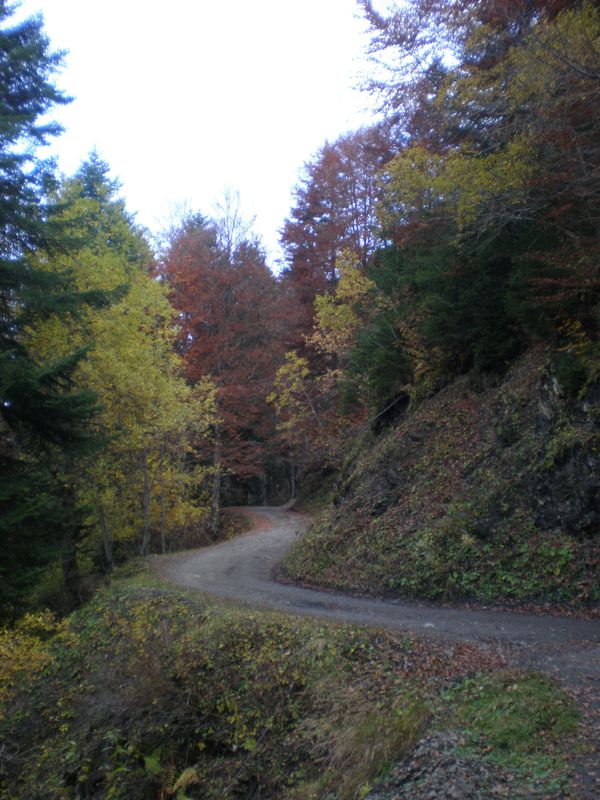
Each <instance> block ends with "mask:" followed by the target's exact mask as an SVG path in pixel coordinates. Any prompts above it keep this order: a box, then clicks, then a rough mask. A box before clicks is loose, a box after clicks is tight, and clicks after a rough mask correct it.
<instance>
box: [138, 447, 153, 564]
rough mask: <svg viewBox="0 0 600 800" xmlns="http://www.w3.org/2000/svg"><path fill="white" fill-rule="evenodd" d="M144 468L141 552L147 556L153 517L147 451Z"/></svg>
mask: <svg viewBox="0 0 600 800" xmlns="http://www.w3.org/2000/svg"><path fill="white" fill-rule="evenodd" d="M143 468H144V494H143V497H142V510H143V516H144V527H143V533H142V543H141V546H140V552H141V554H142V555H143V556H146V555H148V552H149V550H150V533H151V530H150V523H151V519H150V500H151V494H150V472H149V470H148V455H147V453H144V464H143Z"/></svg>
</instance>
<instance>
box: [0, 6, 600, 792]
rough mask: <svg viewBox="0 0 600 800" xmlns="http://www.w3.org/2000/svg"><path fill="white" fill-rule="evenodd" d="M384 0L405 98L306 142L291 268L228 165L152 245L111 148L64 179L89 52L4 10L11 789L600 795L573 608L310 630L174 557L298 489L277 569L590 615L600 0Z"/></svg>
mask: <svg viewBox="0 0 600 800" xmlns="http://www.w3.org/2000/svg"><path fill="white" fill-rule="evenodd" d="M357 9H358V11H359V13H360V14H361V15H362V18H363V19H364V20H365V23H366V24H367V25H368V29H369V41H370V44H369V55H370V57H371V61H370V63H371V71H370V73H369V76H368V77H367V78H366V79H365V83H364V86H363V89H364V91H365V92H367V93H369V94H370V95H371V96H372V97H373V98H375V99H376V101H377V107H378V112H377V115H376V116H375V117H374V119H373V123H372V124H371V125H370V126H366V127H363V128H360V129H358V130H351V131H347V132H346V133H344V134H343V135H341V136H340V137H339V138H337V139H335V140H334V141H326V142H324V143H323V145H322V146H321V147H320V148H319V149H318V151H317V152H316V153H313V154H307V161H306V163H305V164H304V167H303V169H302V171H301V173H300V175H299V176H298V180H297V184H296V186H295V188H294V190H293V195H292V199H291V207H290V210H289V213H288V215H287V217H286V219H285V220H284V221H283V224H282V227H281V231H280V235H281V246H282V250H283V262H282V264H281V269H280V270H279V271H278V272H277V273H275V272H274V271H273V270H272V269H271V265H270V264H269V263H268V258H267V255H266V252H265V248H264V247H263V245H262V243H261V241H260V239H259V238H258V237H257V236H256V235H255V234H254V233H253V230H252V225H251V224H250V223H249V222H248V221H247V220H246V219H245V217H244V216H243V214H242V213H241V210H240V203H239V197H238V196H237V195H236V193H235V192H234V191H231V192H228V193H226V195H225V197H224V199H223V201H222V203H221V204H220V206H219V208H218V210H217V211H215V212H214V213H213V214H206V213H204V212H203V211H202V210H198V211H192V212H189V213H187V212H186V213H185V214H181V215H180V216H179V218H178V219H177V220H176V221H175V222H174V223H173V224H172V225H171V226H170V227H169V229H168V230H165V231H163V232H162V233H161V235H160V236H158V237H157V236H153V235H151V234H150V232H149V231H147V230H145V229H144V228H142V227H141V226H140V225H138V224H137V222H136V219H135V217H134V216H133V215H132V214H131V213H130V212H129V211H128V209H127V207H126V204H125V201H124V200H123V199H122V197H121V196H120V191H121V187H120V184H119V182H118V180H116V179H115V178H114V177H112V173H111V167H110V164H108V163H107V162H106V161H104V160H103V158H102V157H101V155H100V154H99V153H97V152H96V151H92V152H91V153H90V154H89V155H88V157H87V158H86V160H84V161H83V163H82V164H81V165H80V167H79V168H78V169H77V170H76V172H75V173H74V174H72V175H69V176H67V175H64V174H61V173H60V172H59V171H58V168H57V165H56V163H55V162H54V161H53V160H52V159H49V158H45V157H44V145H46V144H48V143H49V142H52V141H53V140H55V138H56V137H58V136H60V134H61V130H60V126H59V125H57V124H56V123H54V122H52V116H53V113H54V112H56V109H58V108H59V107H60V106H61V105H64V104H66V103H68V102H69V98H68V97H66V96H65V95H64V93H63V92H61V91H60V90H59V89H58V88H57V83H56V79H57V75H58V73H59V70H60V67H61V64H62V62H63V54H61V53H59V52H56V51H54V50H53V47H52V44H51V42H50V40H49V38H48V36H47V35H46V33H45V31H44V23H43V20H42V19H41V18H39V17H36V18H30V19H27V20H24V21H19V22H17V21H15V18H14V16H13V15H14V7H13V5H12V4H11V3H10V2H8V1H7V0H0V543H1V544H0V546H1V554H2V557H1V559H0V625H1V626H2V627H0V797H1V798H3V799H4V798H6V800H15V798H21V800H38V798H39V797H41V796H43V797H45V798H56V800H59V799H60V800H64V798H72V800H76V799H77V800H88V799H90V800H91V798H112V800H131V798H134V799H135V798H140V800H141V799H142V798H144V799H145V798H148V800H155V798H156V800H158V798H160V800H165V798H168V797H173V798H176V800H190V798H198V800H200V798H203V800H206V799H207V798H214V800H224V798H231V799H232V800H233V798H246V800H259V799H260V798H263V800H264V799H265V798H271V799H272V800H276V798H281V800H357V798H360V799H361V800H394V799H395V798H399V797H406V798H407V800H418V799H419V798H421V797H425V796H427V797H432V798H433V797H435V798H452V797H459V798H464V800H470V799H472V800H486V798H487V800H489V798H502V797H514V798H523V799H524V800H525V798H533V797H540V798H542V797H543V798H551V799H552V800H565V798H584V797H585V798H588V797H594V796H597V795H594V794H593V791H594V787H592V789H591V792H592V793H591V794H585V793H578V791H577V786H578V784H577V781H576V779H575V778H574V777H573V774H571V773H572V772H573V770H574V769H575V767H574V765H576V764H579V763H580V761H581V759H582V758H585V757H586V754H588V756H589V760H590V763H591V761H592V760H593V759H594V754H593V752H592V750H591V749H590V741H587V740H586V742H585V743H583V742H582V738H581V737H582V734H581V728H580V727H579V719H580V713H581V714H583V715H584V718H585V720H587V722H586V725H588V728H586V730H587V735H588V738H589V737H590V736H592V733H590V731H591V730H592V728H591V727H589V726H591V722H590V720H592V717H591V716H589V715H590V714H592V713H593V709H594V708H596V712H597V695H596V698H595V706H594V702H593V701H592V702H590V701H589V697H588V695H585V693H584V689H583V688H582V687H583V685H584V684H583V678H582V677H581V675H582V674H583V673H582V672H581V674H579V673H577V674H576V670H575V668H574V667H573V668H572V671H571V672H569V669H571V667H572V662H573V659H572V658H571V660H570V661H569V660H568V659H566V658H563V657H565V652H564V650H565V648H566V649H569V647H571V646H572V640H569V639H568V638H563V639H560V636H563V633H564V631H563V632H561V634H560V636H559V637H558V639H557V641H559V639H560V642H559V643H561V647H562V648H563V651H561V652H560V653H559V651H558V650H557V649H556V648H557V647H558V644H556V642H554V643H553V644H552V643H551V644H549V645H548V648H549V649H547V652H546V655H545V656H543V655H540V654H539V652H538V651H535V652H534V650H535V648H534V647H533V645H531V643H530V645H529V646H528V648H527V647H525V646H524V645H523V642H517V643H516V644H515V643H514V642H513V643H512V644H511V645H510V646H509V645H508V644H506V643H505V644H504V645H502V646H500V645H499V644H498V642H497V641H496V640H494V641H487V640H486V641H485V642H483V643H482V641H483V640H481V639H477V638H473V637H471V638H468V637H467V635H466V634H465V635H464V636H461V637H454V639H435V638H425V637H424V636H417V635H413V633H411V632H410V631H409V630H404V631H403V630H400V629H391V628H390V629H386V630H384V629H383V628H356V627H350V626H347V625H346V626H344V625H341V624H333V623H328V622H324V621H323V620H318V619H316V618H315V617H311V618H310V619H309V620H305V621H302V620H300V619H299V618H297V617H294V616H293V615H292V614H285V615H284V614H275V613H273V612H267V611H265V610H264V609H260V610H259V609H252V608H244V609H240V608H238V607H233V606H232V605H231V604H228V603H226V602H221V601H219V600H217V599H216V598H215V597H212V598H210V597H207V596H206V595H202V594H200V593H198V592H196V591H191V590H190V591H184V590H183V589H179V588H176V587H175V586H173V585H168V584H166V583H165V582H164V581H162V582H161V581H160V580H159V578H158V577H157V576H156V574H151V568H150V567H149V566H148V565H149V564H150V563H151V561H152V559H151V558H149V557H150V556H152V558H154V556H155V555H158V554H160V555H161V556H167V557H170V556H169V555H168V554H173V553H176V552H178V551H183V550H188V549H192V548H202V547H205V546H206V545H212V544H215V543H217V542H222V541H223V540H226V539H227V538H229V537H232V536H234V535H235V534H236V533H237V532H239V525H240V519H239V518H238V517H237V516H236V515H235V514H232V513H231V509H232V508H238V509H239V507H244V506H253V507H256V506H283V505H284V504H286V503H288V501H290V500H292V501H295V502H296V508H298V509H300V510H301V511H302V512H303V513H304V514H306V515H309V514H310V519H311V522H310V525H309V526H308V531H307V533H306V535H305V536H303V537H298V539H297V541H296V543H295V544H294V546H293V547H292V549H291V551H290V552H289V554H288V555H287V556H286V558H285V561H284V562H283V565H282V566H281V574H280V575H279V576H278V577H279V578H280V579H281V580H282V581H283V582H286V581H287V582H295V583H299V584H300V585H302V586H304V587H306V586H309V587H315V586H317V587H321V588H325V589H327V590H338V591H343V592H347V593H352V592H354V593H358V594H359V595H361V596H362V597H365V596H367V595H373V594H374V595H376V596H377V597H379V598H389V597H391V598H392V599H393V601H394V602H399V601H400V600H401V599H405V598H412V599H414V598H418V599H420V600H423V599H425V600H427V601H442V602H443V603H446V604H451V603H458V604H460V603H470V604H475V607H476V608H478V609H481V607H482V605H483V604H493V603H497V604H502V607H503V609H504V610H506V608H507V607H512V606H515V605H516V606H518V608H519V610H520V611H526V612H531V610H532V609H534V610H535V611H536V612H538V611H542V612H544V613H547V612H552V613H564V614H565V615H568V616H570V617H578V615H579V617H578V618H577V619H568V620H567V619H566V616H565V619H563V618H562V617H561V623H560V624H561V625H562V626H563V628H564V630H565V631H566V630H568V629H569V628H568V625H569V624H571V623H572V624H573V626H574V627H573V630H574V629H575V627H576V626H577V625H578V624H581V626H584V625H589V626H590V627H589V629H588V628H585V630H586V631H588V630H590V631H591V625H592V622H591V621H590V620H591V618H593V617H594V615H595V616H596V617H597V612H598V602H599V601H600V580H599V579H598V576H599V567H600V537H599V536H598V531H599V530H600V479H599V477H598V476H599V473H600V461H599V459H600V456H599V455H598V452H599V447H600V430H599V425H600V413H599V408H600V407H599V405H598V399H599V398H600V340H599V336H598V334H599V331H600V272H599V269H598V254H599V253H600V246H599V245H600V242H599V233H600V226H599V223H600V4H599V3H598V2H597V0H483V1H482V0H407V2H404V3H398V4H390V5H389V7H388V11H386V12H385V13H384V12H382V11H379V10H378V9H377V8H376V7H375V3H373V2H372V0H357ZM173 557H174V558H177V556H173ZM439 607H441V606H439ZM483 607H484V608H485V607H486V606H485V605H483ZM461 608H462V606H461ZM514 616H515V617H516V618H519V619H521V618H523V619H524V617H519V615H517V614H515V615H514ZM539 619H540V628H544V626H547V627H548V628H549V629H550V628H551V627H552V625H553V624H554V621H552V620H551V619H550V618H549V617H544V616H543V614H540V616H539ZM426 627H428V628H434V627H435V626H434V624H433V623H428V624H427V626H426ZM561 630H562V629H561ZM569 630H570V629H569ZM581 630H583V627H582V628H581ZM596 630H597V629H596ZM566 636H567V634H564V637H566ZM585 636H587V638H588V639H589V640H590V641H588V640H587V639H586V640H585V641H584V634H583V633H581V634H580V635H579V639H578V640H577V647H578V648H579V649H577V647H576V648H575V650H576V659H575V660H578V664H579V665H580V671H581V670H585V669H588V671H589V672H590V675H591V678H590V676H587V677H588V678H589V679H590V680H592V679H593V678H594V674H596V673H594V674H592V673H593V669H594V668H593V666H590V665H591V661H586V658H589V652H590V651H589V647H591V644H590V642H591V640H592V638H593V637H592V635H591V634H587V633H586V634H585ZM595 641H596V647H597V636H596V639H595ZM511 647H512V649H511ZM519 647H520V648H521V649H520V650H519ZM552 647H554V648H555V649H554V650H552ZM586 648H587V649H586ZM516 650H519V658H520V660H519V659H517V657H516V656H515V652H516ZM575 650H574V652H575ZM536 653H537V655H536ZM548 653H549V654H550V655H548ZM557 653H558V655H556V654H557ZM569 655H571V654H570V653H569ZM534 656H535V658H537V659H538V660H537V661H535V658H534ZM555 656H556V659H555V662H556V663H555V662H552V670H554V672H553V673H552V674H553V676H555V675H556V674H558V673H557V672H556V670H559V671H560V670H561V669H563V672H562V673H560V674H561V675H562V676H563V678H564V677H565V676H566V678H565V679H566V680H567V681H568V680H571V683H570V684H569V686H570V693H565V692H564V691H563V690H562V689H561V688H560V687H559V686H558V685H557V684H556V682H555V681H554V678H553V677H548V675H542V674H541V673H539V672H533V671H531V670H532V669H537V668H539V669H543V670H545V671H546V672H549V671H550V668H549V667H548V659H550V658H554V657H555ZM527 658H529V661H527ZM544 658H546V661H544V660H543V659H544ZM561 658H563V660H562V661H561ZM511 659H512V660H511ZM567 661H568V664H570V665H571V666H568V667H565V666H564V665H565V664H567ZM556 664H558V666H556ZM511 665H512V666H511ZM515 665H516V666H515ZM540 665H541V666H540ZM524 666H525V667H526V668H527V670H526V671H523V667H524ZM576 666H577V665H576ZM596 669H597V668H596ZM564 670H566V671H564ZM573 670H575V671H573ZM584 677H585V676H584ZM595 680H596V684H595V685H596V687H597V677H596V678H595ZM574 687H575V688H574ZM592 688H593V687H592ZM571 690H572V691H571ZM574 692H575V693H574ZM577 692H580V693H579V694H577ZM586 698H588V699H586ZM592 700H593V698H592ZM590 709H592V711H590ZM586 715H587V716H586ZM595 719H596V722H598V719H597V716H596V718H595ZM592 738H593V736H592ZM415 748H416V750H415ZM596 752H597V751H596ZM590 753H591V756H590V755H589V754H590ZM411 754H413V755H411ZM406 758H408V759H409V760H408V761H405V762H404V767H402V769H404V770H405V771H404V772H402V771H401V770H400V771H398V769H400V767H397V765H398V764H401V763H403V762H402V759H406ZM410 759H413V760H412V761H411V760H410ZM440 764H441V766H440ZM394 765H396V766H394ZM407 765H408V766H407ZM392 767H393V770H392V772H390V769H392ZM594 769H595V770H596V771H595V772H594ZM394 770H396V771H395V772H394ZM569 770H571V773H570V772H569ZM597 770H598V767H597V761H596V762H595V767H594V766H593V765H592V767H591V768H590V770H589V771H588V772H589V774H590V775H595V776H596V778H595V779H598V780H599V781H600V776H599V775H598V771H597ZM382 776H387V777H385V780H384V783H381V781H382V780H383V778H382ZM407 776H408V777H407ZM386 781H387V782H386ZM457 781H458V783H457ZM574 781H575V782H574ZM400 783H402V787H403V788H402V789H399V788H398V787H399V786H400ZM456 786H458V787H459V788H456ZM597 786H598V784H596V788H597ZM425 789H427V790H428V791H430V793H429V794H424V792H425ZM450 789H451V790H452V792H454V793H453V794H452V793H450V794H448V793H447V792H448V791H449V790H450ZM400 791H401V792H403V793H402V794H399V793H398V792H400ZM582 791H583V790H582Z"/></svg>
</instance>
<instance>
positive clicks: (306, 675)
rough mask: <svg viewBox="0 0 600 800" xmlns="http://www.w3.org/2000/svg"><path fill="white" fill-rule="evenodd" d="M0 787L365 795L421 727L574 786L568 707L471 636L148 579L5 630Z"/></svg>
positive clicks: (24, 795)
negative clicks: (347, 621) (236, 605)
mask: <svg viewBox="0 0 600 800" xmlns="http://www.w3.org/2000/svg"><path fill="white" fill-rule="evenodd" d="M0 659H1V660H0V664H1V667H0V668H1V670H2V677H3V681H2V685H3V690H2V694H1V695H0V702H1V706H0V708H1V721H0V733H1V736H2V741H3V747H2V753H1V761H0V765H1V766H0V786H1V787H2V788H1V790H0V797H2V798H6V800H9V798H20V800H37V798H39V797H40V796H43V797H44V798H47V800H54V799H55V798H56V800H58V798H76V797H79V798H88V797H89V798H91V797H105V798H113V799H114V800H120V799H121V798H122V800H130V798H133V797H135V798H158V797H161V798H164V797H175V798H178V800H184V798H198V799H200V798H203V799H204V798H206V800H208V799H209V798H214V800H226V798H248V800H250V798H258V797H269V798H272V799H273V800H275V799H276V798H288V799H289V800H291V799H292V798H294V799H295V800H309V798H315V799H316V798H318V799H319V800H324V798H331V799H332V800H333V799H334V798H335V799H336V800H337V799H338V798H339V800H350V799H351V798H358V797H363V798H364V797H366V796H367V795H368V793H369V792H370V791H371V790H372V789H373V787H375V786H376V785H377V783H378V780H379V779H380V778H381V777H382V776H383V775H384V774H385V773H386V770H388V769H389V768H390V767H391V766H392V765H393V764H395V763H397V762H400V761H402V759H403V758H404V757H405V756H406V755H407V754H408V752H409V751H410V750H411V748H412V747H413V746H414V745H415V744H416V743H417V742H418V741H419V740H420V739H422V738H423V737H426V736H427V735H428V734H429V733H430V732H431V731H435V730H438V729H445V728H449V727H450V728H452V729H454V730H458V731H460V732H461V740H462V741H463V742H464V746H465V747H470V748H471V749H472V750H473V752H476V753H477V758H480V759H487V760H491V761H496V762H497V763H499V764H501V765H502V768H503V769H506V770H508V771H509V772H510V774H511V775H512V776H513V777H512V779H511V780H514V785H515V786H516V787H518V786H526V785H528V782H529V783H530V784H531V785H536V786H537V788H538V789H540V788H541V789H543V788H544V787H547V789H548V793H547V794H544V795H543V796H545V797H553V796H556V797H558V796H561V797H562V796H564V795H562V794H561V795H558V794H556V795H554V794H553V792H554V791H555V790H556V791H558V788H559V787H565V786H567V785H568V758H569V757H570V756H571V755H572V753H573V750H574V748H576V747H577V714H576V712H575V711H574V710H573V707H572V704H571V702H570V701H569V699H568V698H567V697H566V696H565V695H563V694H562V692H561V691H560V690H559V689H557V687H556V686H555V685H554V684H552V683H551V682H550V681H549V680H548V679H546V678H541V677H539V676H536V675H530V674H525V673H517V672H510V673H505V672H502V671H500V672H497V670H498V669H500V670H502V659H501V658H500V656H498V655H497V654H495V653H494V652H493V651H490V650H482V649H480V648H478V647H476V646H474V645H470V644H461V643H459V644H452V645H449V644H433V643H430V642H424V641H422V640H419V639H417V638H415V637H412V636H405V635H401V634H400V635H399V634H394V635H392V634H389V633H385V632H379V631H367V630H364V629H356V628H351V627H339V626H334V625H329V624H322V623H315V622H314V621H310V622H304V621H300V620H297V619H293V618H288V617H284V616H282V615H276V614H267V613H263V612H254V611H253V612H250V611H240V610H236V609H233V608H228V607H226V606H223V605H216V604H215V603H214V602H210V601H204V600H201V599H200V598H199V597H198V595H196V594H191V593H190V594H188V593H184V592H182V591H177V590H174V589H169V588H165V587H164V586H159V585H156V584H155V583H153V582H152V581H151V580H150V579H148V578H146V577H143V576H142V577H140V576H138V577H136V578H130V579H127V580H122V581H118V582H115V583H114V584H113V585H112V586H111V587H109V588H107V589H106V590H103V591H102V592H100V593H99V594H98V595H96V597H95V598H94V600H93V601H92V602H91V603H89V604H87V605H86V606H85V607H84V608H83V609H81V610H79V611H77V612H75V613H74V614H72V615H71V616H70V617H68V618H66V619H64V620H62V621H57V620H56V619H54V618H52V617H51V616H50V615H48V614H41V615H34V616H28V617H25V618H24V619H23V620H22V621H21V623H20V624H19V625H18V626H17V627H16V628H15V629H14V630H11V631H8V630H5V631H3V632H2V634H1V636H0Z"/></svg>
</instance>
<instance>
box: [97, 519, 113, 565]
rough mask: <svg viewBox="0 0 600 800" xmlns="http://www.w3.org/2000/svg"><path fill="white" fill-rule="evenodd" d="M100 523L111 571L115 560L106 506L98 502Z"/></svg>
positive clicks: (105, 552) (105, 556)
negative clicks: (105, 510)
mask: <svg viewBox="0 0 600 800" xmlns="http://www.w3.org/2000/svg"><path fill="white" fill-rule="evenodd" d="M98 523H99V525H100V530H101V532H102V544H103V545H104V558H105V559H106V571H107V572H110V571H111V570H112V568H113V567H114V565H115V562H114V560H113V552H112V542H111V540H110V534H109V532H108V526H107V524H106V515H105V514H104V507H103V506H102V504H101V503H98Z"/></svg>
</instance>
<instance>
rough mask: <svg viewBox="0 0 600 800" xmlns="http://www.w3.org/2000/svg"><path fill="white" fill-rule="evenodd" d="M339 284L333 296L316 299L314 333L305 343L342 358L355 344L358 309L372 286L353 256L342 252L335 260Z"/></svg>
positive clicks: (358, 318) (326, 295)
mask: <svg viewBox="0 0 600 800" xmlns="http://www.w3.org/2000/svg"><path fill="white" fill-rule="evenodd" d="M337 269H338V271H339V281H338V285H337V287H336V290H335V294H333V295H331V294H322V295H318V296H317V298H316V299H315V330H314V333H313V334H312V336H310V337H309V338H308V339H307V341H308V342H309V344H311V345H312V346H313V347H315V349H317V350H320V351H321V352H322V353H328V354H332V355H336V356H338V358H342V357H343V356H344V355H345V353H346V352H347V351H348V350H349V349H350V348H351V346H352V344H353V342H354V334H355V333H356V329H357V328H358V326H359V325H360V316H359V314H358V312H357V306H358V305H359V304H360V303H366V301H367V299H368V297H369V294H370V292H371V291H372V290H373V288H374V283H373V281H371V280H370V279H369V278H367V277H366V275H365V274H364V273H363V272H362V270H361V269H360V265H359V262H358V259H357V258H356V256H355V255H354V254H353V253H351V252H350V251H343V252H342V254H341V255H340V257H339V259H338V261H337Z"/></svg>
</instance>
